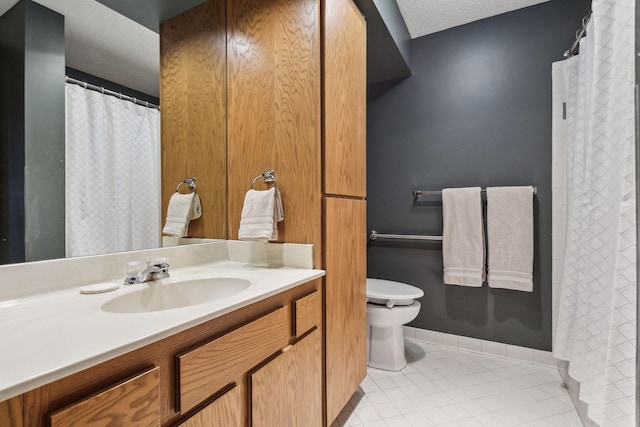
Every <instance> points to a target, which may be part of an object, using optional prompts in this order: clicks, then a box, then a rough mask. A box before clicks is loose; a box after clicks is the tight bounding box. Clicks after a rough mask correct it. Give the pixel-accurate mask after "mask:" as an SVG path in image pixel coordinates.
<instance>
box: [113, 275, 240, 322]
mask: <svg viewBox="0 0 640 427" xmlns="http://www.w3.org/2000/svg"><path fill="white" fill-rule="evenodd" d="M250 285H251V282H250V281H248V280H245V279H240V278H236V277H198V278H194V279H185V280H174V279H172V278H169V279H163V280H160V281H157V282H148V283H145V284H144V286H145V288H144V289H140V290H137V291H134V292H130V293H127V294H124V295H120V296H117V297H115V298H113V299H111V300H109V301H107V302H106V303H104V304H103V305H102V310H104V311H107V312H110V313H145V312H151V311H161V310H172V309H175V308H183V307H191V306H194V305H197V304H205V303H208V302H212V301H216V300H221V299H223V298H227V297H229V296H231V295H235V294H237V293H239V292H242V291H244V290H245V289H247V288H248V287H249V286H250Z"/></svg>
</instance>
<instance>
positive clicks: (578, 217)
mask: <svg viewBox="0 0 640 427" xmlns="http://www.w3.org/2000/svg"><path fill="white" fill-rule="evenodd" d="M592 9H593V15H592V19H591V22H590V23H589V26H588V27H587V36H586V37H585V38H584V39H583V40H582V41H581V43H580V53H579V55H577V56H574V57H573V58H570V59H568V60H566V61H565V63H564V71H565V85H566V87H567V88H568V94H567V97H568V99H567V141H566V159H567V164H566V171H567V177H566V180H567V181H566V188H567V192H566V197H567V199H566V203H567V205H566V206H567V207H566V212H567V214H566V215H567V216H566V245H565V255H564V270H563V279H562V290H561V297H560V307H559V314H558V326H557V331H556V341H555V344H554V355H555V356H556V357H557V358H559V359H562V360H567V361H569V375H571V376H572V377H573V378H574V379H576V380H577V381H579V382H580V400H583V401H584V402H586V403H587V404H588V405H589V406H588V415H589V417H590V418H591V419H592V420H594V421H595V422H596V423H597V424H599V425H600V426H602V427H606V426H635V354H636V285H637V284H636V223H635V209H636V201H635V185H636V184H635V142H634V106H633V99H634V98H633V87H634V17H635V14H634V0H594V1H593V5H592Z"/></svg>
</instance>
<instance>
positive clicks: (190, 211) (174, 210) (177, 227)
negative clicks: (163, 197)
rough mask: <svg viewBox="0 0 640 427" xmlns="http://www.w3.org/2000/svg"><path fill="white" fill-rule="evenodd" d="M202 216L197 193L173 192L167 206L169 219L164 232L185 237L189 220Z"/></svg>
mask: <svg viewBox="0 0 640 427" xmlns="http://www.w3.org/2000/svg"><path fill="white" fill-rule="evenodd" d="M201 216H202V205H201V204H200V197H198V195H197V194H196V193H189V194H180V193H178V192H175V193H173V195H172V196H171V199H169V207H168V208H167V221H166V223H165V226H164V228H163V229H162V233H163V234H166V235H168V236H174V237H185V236H186V235H187V234H188V232H189V222H190V221H191V220H194V219H197V218H200V217H201Z"/></svg>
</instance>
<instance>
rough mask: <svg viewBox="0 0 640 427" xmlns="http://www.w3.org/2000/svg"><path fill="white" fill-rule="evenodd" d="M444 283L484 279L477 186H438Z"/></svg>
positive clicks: (477, 283) (475, 282) (477, 284)
mask: <svg viewBox="0 0 640 427" xmlns="http://www.w3.org/2000/svg"><path fill="white" fill-rule="evenodd" d="M442 223H443V229H442V263H443V265H444V283H445V284H448V285H462V286H475V287H480V286H482V283H483V282H484V279H485V273H484V271H485V269H484V264H485V250H484V227H483V223H482V197H481V195H480V187H470V188H446V189H444V190H442Z"/></svg>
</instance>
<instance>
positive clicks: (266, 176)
mask: <svg viewBox="0 0 640 427" xmlns="http://www.w3.org/2000/svg"><path fill="white" fill-rule="evenodd" d="M260 178H262V180H263V181H264V182H265V183H269V182H273V185H274V187H276V188H277V187H278V183H277V182H276V176H275V173H274V172H273V171H264V172H262V173H261V174H260V175H258V176H256V177H255V178H253V181H251V189H252V190H253V185H254V184H255V183H256V181H257V180H259V179H260Z"/></svg>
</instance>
